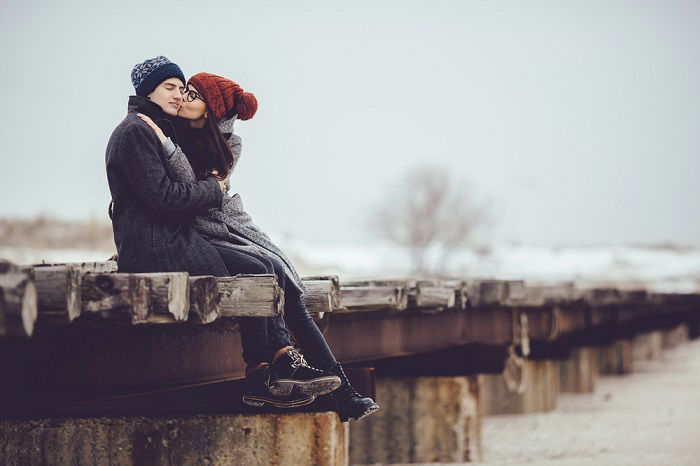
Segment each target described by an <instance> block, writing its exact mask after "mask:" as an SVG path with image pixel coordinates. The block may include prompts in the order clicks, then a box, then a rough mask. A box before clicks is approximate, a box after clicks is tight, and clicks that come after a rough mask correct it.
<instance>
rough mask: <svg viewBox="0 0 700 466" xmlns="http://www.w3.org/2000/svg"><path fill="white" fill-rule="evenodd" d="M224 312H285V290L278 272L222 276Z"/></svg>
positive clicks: (256, 314) (252, 314)
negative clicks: (278, 278)
mask: <svg viewBox="0 0 700 466" xmlns="http://www.w3.org/2000/svg"><path fill="white" fill-rule="evenodd" d="M217 282H218V289H219V296H220V301H221V315H222V316H225V317H275V316H281V315H282V314H283V313H284V292H283V291H282V289H281V288H280V287H279V285H278V283H277V277H276V276H275V275H274V274H255V275H254V274H238V275H234V276H233V277H218V278H217Z"/></svg>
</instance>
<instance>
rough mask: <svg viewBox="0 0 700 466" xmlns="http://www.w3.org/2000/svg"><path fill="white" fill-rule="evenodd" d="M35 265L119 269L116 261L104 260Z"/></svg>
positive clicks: (93, 270)
mask: <svg viewBox="0 0 700 466" xmlns="http://www.w3.org/2000/svg"><path fill="white" fill-rule="evenodd" d="M33 265H34V266H35V267H37V266H39V267H45V266H60V265H63V266H71V267H74V268H76V269H78V270H80V271H81V272H90V273H115V272H116V271H117V262H116V261H102V262H56V263H42V264H33Z"/></svg>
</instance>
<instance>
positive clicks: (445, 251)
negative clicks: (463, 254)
mask: <svg viewBox="0 0 700 466" xmlns="http://www.w3.org/2000/svg"><path fill="white" fill-rule="evenodd" d="M485 220H486V217H485V214H484V211H483V210H482V209H480V208H477V207H476V206H475V205H474V204H473V201H472V200H471V198H470V196H469V193H468V189H467V187H466V182H465V181H461V180H455V179H453V177H452V176H450V173H449V172H448V171H447V170H446V169H445V168H442V167H436V166H420V167H416V168H413V169H410V170H408V171H407V172H406V173H405V174H404V175H403V176H402V177H401V178H400V179H399V180H398V182H397V184H396V185H395V186H393V187H391V188H389V193H388V194H387V195H386V196H385V197H383V201H382V202H381V203H380V204H379V205H378V206H377V207H376V209H375V211H374V212H373V217H372V222H371V223H372V225H373V227H374V229H375V231H377V233H378V234H379V235H380V236H382V237H383V238H385V239H387V240H389V241H391V242H392V243H394V244H396V245H398V246H400V247H403V248H406V249H407V250H408V251H409V254H410V255H411V260H412V263H413V269H414V271H415V272H418V273H427V272H430V270H429V269H430V268H429V267H428V263H427V254H428V251H429V250H430V249H431V248H438V249H439V250H441V252H442V259H441V260H440V261H439V265H438V267H437V268H436V270H435V271H440V272H442V271H444V268H445V266H446V264H447V262H448V260H449V256H450V255H451V254H452V253H453V252H454V251H456V250H458V249H460V248H463V247H465V246H467V245H468V243H469V241H470V240H471V239H472V235H473V233H474V231H475V229H476V228H477V227H478V226H479V225H481V224H482V223H484V222H485Z"/></svg>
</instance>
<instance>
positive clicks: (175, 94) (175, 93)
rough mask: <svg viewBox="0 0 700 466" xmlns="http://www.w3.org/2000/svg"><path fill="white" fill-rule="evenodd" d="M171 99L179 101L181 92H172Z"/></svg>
mask: <svg viewBox="0 0 700 466" xmlns="http://www.w3.org/2000/svg"><path fill="white" fill-rule="evenodd" d="M173 100H175V101H176V102H180V101H181V100H182V94H181V93H180V91H177V92H174V93H173Z"/></svg>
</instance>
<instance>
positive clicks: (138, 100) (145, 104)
mask: <svg viewBox="0 0 700 466" xmlns="http://www.w3.org/2000/svg"><path fill="white" fill-rule="evenodd" d="M127 112H128V113H143V114H144V115H146V116H148V117H149V118H150V119H151V120H153V121H155V120H156V119H160V118H165V116H166V114H165V112H164V111H163V109H162V108H160V105H158V104H155V103H153V102H151V101H150V100H148V98H146V97H141V96H140V95H130V96H129V106H128V108H127Z"/></svg>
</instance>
